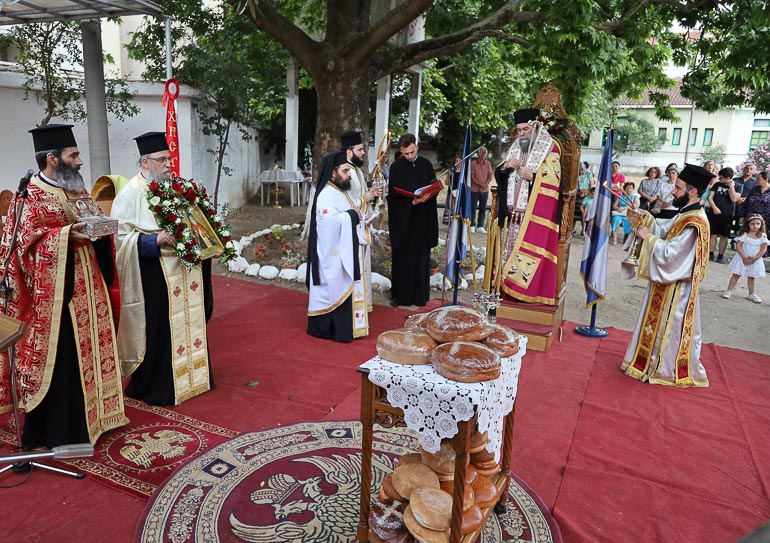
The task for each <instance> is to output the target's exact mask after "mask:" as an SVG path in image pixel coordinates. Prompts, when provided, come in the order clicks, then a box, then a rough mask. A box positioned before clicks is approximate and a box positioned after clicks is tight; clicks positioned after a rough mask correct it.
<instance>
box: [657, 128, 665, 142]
mask: <svg viewBox="0 0 770 543" xmlns="http://www.w3.org/2000/svg"><path fill="white" fill-rule="evenodd" d="M666 139H667V138H666V129H665V128H658V141H659V142H660V144H661V145H663V144H664V143H666Z"/></svg>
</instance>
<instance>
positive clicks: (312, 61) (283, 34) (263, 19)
mask: <svg viewBox="0 0 770 543" xmlns="http://www.w3.org/2000/svg"><path fill="white" fill-rule="evenodd" d="M227 1H228V3H229V4H230V5H232V6H233V7H234V8H235V9H237V10H239V11H242V12H243V14H244V15H246V16H247V17H248V18H249V19H250V20H251V22H252V23H254V26H256V27H257V28H259V29H260V30H263V31H264V32H265V33H266V34H267V35H268V36H270V37H271V38H273V39H274V40H275V41H277V42H278V43H280V44H281V45H283V46H284V47H285V48H286V50H287V51H289V54H291V56H293V57H294V58H295V59H296V60H297V62H299V63H300V64H301V65H302V67H303V68H305V70H307V72H308V73H309V74H310V75H311V77H312V76H313V75H314V73H316V72H318V71H319V69H320V66H319V62H318V55H317V54H316V51H318V49H319V48H321V47H322V44H320V43H318V42H317V41H315V40H314V39H312V38H311V37H310V36H308V35H307V34H306V33H305V32H303V31H302V29H300V28H299V27H298V26H297V25H295V24H294V23H292V22H291V21H290V20H289V19H287V18H286V17H284V16H283V15H281V14H280V13H278V12H277V11H276V10H275V8H273V6H272V5H270V3H269V2H265V1H264V0H245V2H244V1H243V0H227Z"/></svg>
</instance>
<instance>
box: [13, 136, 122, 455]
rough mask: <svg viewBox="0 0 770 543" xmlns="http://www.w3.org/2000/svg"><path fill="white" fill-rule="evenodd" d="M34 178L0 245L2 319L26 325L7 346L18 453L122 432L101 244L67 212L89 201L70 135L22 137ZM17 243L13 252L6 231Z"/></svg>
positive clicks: (107, 250) (109, 260)
mask: <svg viewBox="0 0 770 543" xmlns="http://www.w3.org/2000/svg"><path fill="white" fill-rule="evenodd" d="M30 132H31V133H32V137H33V141H34V147H35V159H36V160H37V163H38V166H39V168H40V172H39V173H38V174H37V175H35V176H34V177H32V179H31V180H30V182H29V185H28V186H27V187H26V188H23V187H20V190H19V192H20V193H21V195H20V196H19V197H18V198H17V199H16V201H15V203H14V204H12V205H11V207H10V208H9V213H8V217H7V222H6V227H5V228H4V229H3V238H2V244H1V245H0V261H1V262H3V264H5V263H6V262H7V263H8V273H7V276H6V277H4V278H3V280H4V282H5V284H6V286H7V287H9V288H10V289H12V290H11V291H10V295H9V297H8V300H7V303H8V307H7V310H8V315H9V316H10V317H13V318H16V319H19V320H21V321H23V322H25V323H26V325H27V328H26V331H25V334H24V336H23V337H22V339H20V340H19V342H18V343H17V344H16V356H15V360H14V362H15V370H16V386H17V391H18V397H19V407H20V408H21V409H23V410H24V411H25V412H26V415H25V417H24V428H23V434H22V445H23V446H25V447H29V448H34V447H40V446H44V447H48V448H53V447H57V446H60V445H66V444H72V443H87V442H90V443H92V444H93V443H95V442H96V440H97V438H98V437H99V436H100V435H101V434H103V433H104V432H106V431H107V430H111V429H113V428H117V427H119V426H122V425H124V424H126V423H128V419H127V418H126V416H125V412H124V407H123V392H122V390H121V375H120V370H119V365H118V353H117V348H116V343H115V327H114V325H113V320H112V310H111V305H110V301H109V296H108V292H107V287H108V285H109V284H111V283H112V281H113V278H114V261H113V251H112V243H111V239H110V237H109V236H106V237H102V238H100V239H96V240H91V239H89V237H88V236H87V235H86V234H85V233H83V232H81V230H82V228H83V227H84V224H83V223H80V222H76V218H75V215H74V213H73V212H72V210H71V209H70V207H69V206H68V204H67V200H68V199H70V198H76V197H77V198H80V197H88V194H87V193H86V191H85V187H84V184H83V178H82V176H81V175H80V172H79V170H80V166H81V165H82V164H83V161H82V160H81V159H80V152H79V151H78V148H77V143H76V141H75V137H74V135H73V133H72V125H46V126H43V127H40V128H35V129H33V130H30ZM17 214H18V218H19V220H18V223H19V227H18V235H17V236H16V240H15V245H14V246H13V250H11V249H12V245H13V239H12V238H13V230H14V228H13V225H14V223H15V222H16V220H17ZM0 356H1V357H2V358H1V359H0V413H4V412H7V411H9V410H11V409H12V407H13V406H12V395H11V389H10V387H11V383H10V378H9V377H10V366H9V360H8V354H7V351H4V352H2V354H1V355H0Z"/></svg>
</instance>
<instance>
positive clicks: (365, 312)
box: [341, 190, 372, 338]
mask: <svg viewBox="0 0 770 543" xmlns="http://www.w3.org/2000/svg"><path fill="white" fill-rule="evenodd" d="M341 192H342V194H344V195H345V198H346V199H347V200H348V203H350V206H351V207H352V208H354V209H359V210H360V209H361V208H360V207H359V206H358V205H356V203H355V202H354V201H353V199H352V198H351V197H350V194H348V191H346V190H343V191H341ZM362 200H363V201H364V208H365V206H366V200H364V199H363V197H362ZM361 228H362V229H363V232H364V236H365V238H366V245H362V244H359V245H358V255H357V258H358V270H359V272H360V274H361V278H360V279H359V280H358V281H353V337H354V338H359V337H366V336H368V335H369V306H370V303H369V301H368V300H367V296H366V293H367V285H366V282H367V281H368V278H367V274H366V248H367V247H369V244H370V243H371V242H372V240H371V234H370V232H369V229H368V228H367V227H366V224H363V223H361ZM354 231H355V229H354Z"/></svg>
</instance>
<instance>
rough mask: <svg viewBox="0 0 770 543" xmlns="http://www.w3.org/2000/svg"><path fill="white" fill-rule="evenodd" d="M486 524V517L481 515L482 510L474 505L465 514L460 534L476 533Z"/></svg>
mask: <svg viewBox="0 0 770 543" xmlns="http://www.w3.org/2000/svg"><path fill="white" fill-rule="evenodd" d="M483 524H484V515H483V514H482V513H481V508H480V507H479V506H478V505H476V504H473V505H472V506H471V507H470V508H469V509H468V510H467V511H465V512H464V513H463V523H462V526H461V527H460V532H461V533H463V534H469V533H471V532H475V531H476V530H478V529H479V528H481V526H482V525H483Z"/></svg>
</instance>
